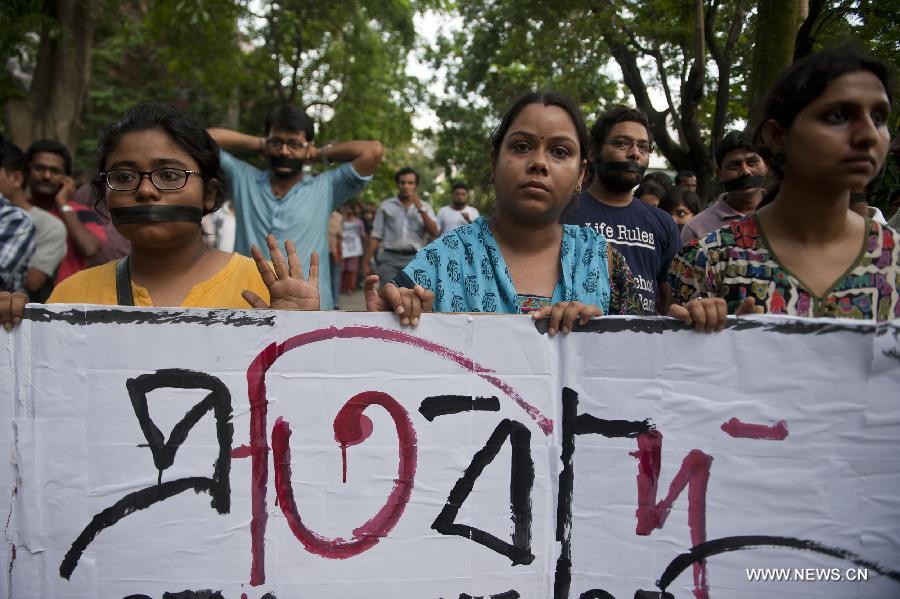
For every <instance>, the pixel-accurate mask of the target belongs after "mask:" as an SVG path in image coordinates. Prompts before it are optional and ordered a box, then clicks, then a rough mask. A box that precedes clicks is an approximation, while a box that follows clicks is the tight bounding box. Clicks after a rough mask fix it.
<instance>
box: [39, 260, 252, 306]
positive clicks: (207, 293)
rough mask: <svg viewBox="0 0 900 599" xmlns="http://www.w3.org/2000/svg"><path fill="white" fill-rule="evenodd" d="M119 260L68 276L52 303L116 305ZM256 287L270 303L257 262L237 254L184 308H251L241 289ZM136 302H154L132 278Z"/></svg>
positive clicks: (189, 297)
mask: <svg viewBox="0 0 900 599" xmlns="http://www.w3.org/2000/svg"><path fill="white" fill-rule="evenodd" d="M118 263H119V261H118V260H114V261H112V262H107V263H106V264H103V265H101V266H95V267H94V268H89V269H87V270H82V271H81V272H79V273H76V274H74V275H72V276H71V277H68V278H67V279H66V280H65V281H63V282H62V283H60V284H59V285H57V286H56V288H55V289H54V290H53V293H52V294H51V295H50V299H48V300H47V303H48V304H106V305H116V304H117V303H118V300H117V297H116V265H117V264H118ZM245 289H247V290H249V291H253V292H254V293H256V295H258V296H259V297H261V298H262V299H263V301H265V302H266V303H269V290H268V289H267V288H266V286H265V284H264V283H263V281H262V277H260V276H259V271H258V270H257V269H256V262H254V261H253V260H251V259H250V258H247V257H246V256H241V255H239V254H233V255H232V256H231V260H229V261H228V264H226V265H225V268H223V269H222V270H220V271H219V272H217V273H216V274H214V275H213V276H212V277H210V278H209V279H207V280H205V281H203V282H201V283H197V284H196V285H194V286H193V287H192V288H191V290H190V292H189V293H188V294H187V297H185V298H184V302H182V304H181V307H182V308H237V309H241V308H247V309H249V308H250V304H248V303H247V302H246V300H244V298H243V297H241V291H244V290H245ZM131 293H132V295H133V297H134V305H135V306H148V307H151V306H153V301H152V300H151V299H150V294H149V293H148V292H147V290H146V289H144V288H143V287H140V286H139V285H137V284H135V282H134V281H133V280H132V281H131Z"/></svg>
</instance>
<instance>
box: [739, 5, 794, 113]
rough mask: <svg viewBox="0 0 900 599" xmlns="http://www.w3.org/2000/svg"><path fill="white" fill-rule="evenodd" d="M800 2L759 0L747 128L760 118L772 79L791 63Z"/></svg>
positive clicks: (773, 81) (773, 80)
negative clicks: (748, 124)
mask: <svg viewBox="0 0 900 599" xmlns="http://www.w3.org/2000/svg"><path fill="white" fill-rule="evenodd" d="M803 4H804V3H803V2H802V0H759V5H758V10H757V14H756V33H755V36H754V46H753V67H752V72H751V76H750V126H751V127H755V126H756V125H757V124H758V123H759V121H760V119H761V118H762V112H763V104H764V103H765V101H766V95H767V94H768V93H769V89H771V87H772V85H773V84H774V83H775V80H776V79H778V76H779V75H780V74H781V72H782V71H783V70H784V69H785V67H787V66H788V65H790V64H791V61H792V60H793V57H794V42H795V40H796V38H797V28H798V25H799V20H800V11H801V6H802V5H803Z"/></svg>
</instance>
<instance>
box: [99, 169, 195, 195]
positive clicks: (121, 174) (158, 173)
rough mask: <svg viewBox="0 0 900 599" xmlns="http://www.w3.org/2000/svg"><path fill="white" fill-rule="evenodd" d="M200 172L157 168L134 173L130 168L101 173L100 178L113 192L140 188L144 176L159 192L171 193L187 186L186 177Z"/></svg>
mask: <svg viewBox="0 0 900 599" xmlns="http://www.w3.org/2000/svg"><path fill="white" fill-rule="evenodd" d="M199 174H200V171H186V170H184V169H180V168H158V169H156V170H155V171H136V170H132V169H130V168H118V169H115V170H111V171H103V172H101V173H100V176H101V177H103V178H104V180H105V181H106V186H107V187H109V188H110V189H112V190H113V191H134V190H135V189H137V188H138V187H140V186H141V181H143V180H144V176H145V175H146V176H147V177H150V182H151V183H153V185H154V186H155V187H156V189H158V190H160V191H173V190H176V189H181V188H182V187H184V186H185V185H187V180H188V176H190V175H199Z"/></svg>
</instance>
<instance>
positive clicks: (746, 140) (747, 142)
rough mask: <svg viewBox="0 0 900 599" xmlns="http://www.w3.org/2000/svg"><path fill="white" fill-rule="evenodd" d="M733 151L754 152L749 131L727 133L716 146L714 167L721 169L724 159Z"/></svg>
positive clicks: (754, 146) (754, 147) (754, 148)
mask: <svg viewBox="0 0 900 599" xmlns="http://www.w3.org/2000/svg"><path fill="white" fill-rule="evenodd" d="M735 150H747V151H748V152H756V145H755V144H754V143H753V135H751V134H750V132H749V131H737V130H735V131H729V132H728V133H726V134H725V137H723V138H722V141H720V142H719V145H717V146H716V166H717V167H719V168H722V163H723V162H724V161H725V157H726V156H728V155H729V154H730V153H731V152H734V151H735Z"/></svg>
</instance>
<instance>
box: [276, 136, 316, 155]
mask: <svg viewBox="0 0 900 599" xmlns="http://www.w3.org/2000/svg"><path fill="white" fill-rule="evenodd" d="M308 145H309V142H306V141H300V140H299V139H281V138H280V137H270V138H268V139H267V140H266V147H267V148H269V149H270V150H272V151H273V152H277V151H278V150H280V149H281V146H287V147H288V149H289V150H290V151H291V152H296V151H297V150H302V149H303V148H305V147H306V146H308Z"/></svg>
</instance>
